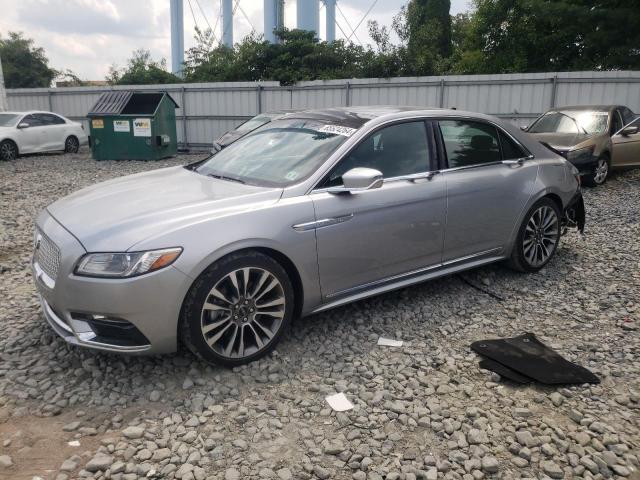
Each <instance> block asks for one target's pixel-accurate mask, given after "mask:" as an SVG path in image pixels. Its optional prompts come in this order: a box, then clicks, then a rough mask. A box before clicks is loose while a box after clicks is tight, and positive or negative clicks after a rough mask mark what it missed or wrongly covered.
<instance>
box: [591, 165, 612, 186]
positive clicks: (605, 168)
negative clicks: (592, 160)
mask: <svg viewBox="0 0 640 480" xmlns="http://www.w3.org/2000/svg"><path fill="white" fill-rule="evenodd" d="M608 174H609V163H608V162H607V160H606V159H605V158H601V159H599V160H598V164H597V165H596V169H595V171H594V172H593V181H594V182H595V183H597V184H598V185H600V184H602V183H604V181H605V180H606V178H607V175H608Z"/></svg>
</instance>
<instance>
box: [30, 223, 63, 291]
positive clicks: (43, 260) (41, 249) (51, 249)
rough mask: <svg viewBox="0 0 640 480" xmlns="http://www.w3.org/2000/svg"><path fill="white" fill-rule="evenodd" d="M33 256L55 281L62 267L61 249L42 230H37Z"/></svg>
mask: <svg viewBox="0 0 640 480" xmlns="http://www.w3.org/2000/svg"><path fill="white" fill-rule="evenodd" d="M33 258H34V260H35V262H36V263H37V264H38V265H39V266H40V269H41V270H42V271H43V272H44V273H46V274H47V275H48V276H49V277H51V279H52V280H54V281H55V279H56V278H57V276H58V270H59V268H60V249H59V248H58V246H57V245H56V244H55V243H53V241H52V240H51V239H50V238H49V237H47V236H46V235H45V234H44V233H43V232H42V231H41V230H37V234H36V245H35V251H34V254H33Z"/></svg>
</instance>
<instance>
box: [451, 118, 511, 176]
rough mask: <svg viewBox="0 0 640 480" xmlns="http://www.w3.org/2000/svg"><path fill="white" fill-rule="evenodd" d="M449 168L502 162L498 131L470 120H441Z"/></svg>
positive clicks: (491, 126) (490, 126)
mask: <svg viewBox="0 0 640 480" xmlns="http://www.w3.org/2000/svg"><path fill="white" fill-rule="evenodd" d="M439 123H440V131H441V132H442V139H443V141H444V148H445V151H446V154H447V161H448V165H449V168H458V167H468V166H472V165H482V164H488V163H495V162H500V161H502V155H501V152H500V143H499V140H498V131H497V129H496V128H495V127H494V126H493V125H489V124H486V123H482V122H475V121H472V120H441V121H440V122H439Z"/></svg>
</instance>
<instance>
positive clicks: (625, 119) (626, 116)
mask: <svg viewBox="0 0 640 480" xmlns="http://www.w3.org/2000/svg"><path fill="white" fill-rule="evenodd" d="M620 113H621V114H622V123H623V124H624V125H628V124H629V123H631V122H633V121H634V120H635V118H636V116H635V114H634V113H633V112H632V111H631V110H630V109H629V108H627V107H622V108H621V109H620Z"/></svg>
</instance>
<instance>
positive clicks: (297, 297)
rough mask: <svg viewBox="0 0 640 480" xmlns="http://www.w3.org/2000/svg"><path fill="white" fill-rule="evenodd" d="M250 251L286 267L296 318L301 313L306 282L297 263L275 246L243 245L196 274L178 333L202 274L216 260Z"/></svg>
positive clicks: (221, 256)
mask: <svg viewBox="0 0 640 480" xmlns="http://www.w3.org/2000/svg"><path fill="white" fill-rule="evenodd" d="M250 251H253V252H259V253H261V254H263V255H266V256H268V257H271V258H273V259H274V260H275V261H276V262H278V263H279V264H280V266H281V267H282V268H284V270H285V272H286V273H287V275H288V276H289V280H290V281H291V286H292V287H293V293H294V310H293V311H294V319H295V318H297V317H299V316H300V315H301V313H302V308H303V305H304V284H303V282H302V277H301V276H300V272H299V271H298V268H297V267H296V266H295V263H293V261H292V260H291V259H290V258H289V257H288V256H287V255H285V254H284V253H282V252H281V251H280V250H277V249H275V248H273V247H267V246H260V245H256V246H243V247H241V248H236V249H232V250H228V251H225V252H224V254H222V255H220V256H217V257H216V258H215V259H214V260H213V261H211V262H209V263H208V264H207V265H206V266H205V267H204V268H202V269H201V271H200V272H199V273H198V274H197V275H196V276H194V277H193V280H192V282H191V283H190V284H189V287H188V288H187V289H186V291H185V292H184V295H183V297H182V303H181V305H180V316H179V318H178V322H176V326H177V333H178V334H179V331H180V323H181V322H182V320H183V310H184V305H185V301H186V300H187V296H188V295H189V292H190V290H191V288H192V287H193V284H194V283H195V282H197V281H198V279H199V278H200V276H201V275H202V274H204V273H205V272H206V271H207V269H208V268H209V267H210V266H212V265H213V264H215V263H216V262H219V261H221V260H223V259H224V258H227V257H229V256H231V255H238V254H241V253H242V252H250ZM178 336H179V335H178Z"/></svg>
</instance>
